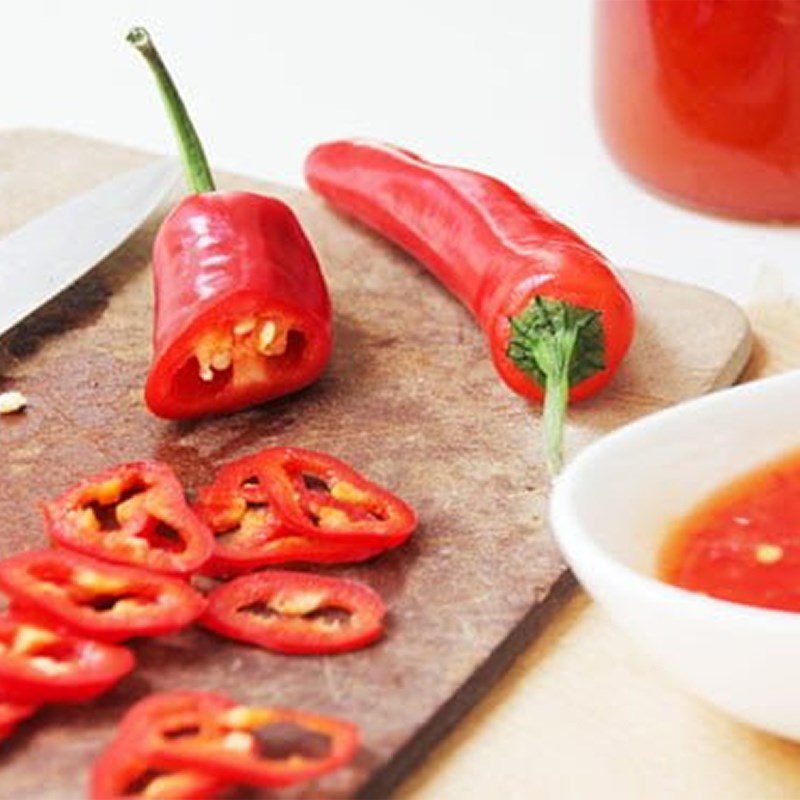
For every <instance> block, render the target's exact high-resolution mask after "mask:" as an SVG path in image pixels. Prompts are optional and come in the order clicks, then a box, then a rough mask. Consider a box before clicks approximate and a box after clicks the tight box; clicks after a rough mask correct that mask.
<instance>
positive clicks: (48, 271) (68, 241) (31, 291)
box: [0, 160, 180, 335]
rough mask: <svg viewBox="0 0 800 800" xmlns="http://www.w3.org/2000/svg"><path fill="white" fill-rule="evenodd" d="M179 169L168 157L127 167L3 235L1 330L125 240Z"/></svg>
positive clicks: (0, 242) (0, 252)
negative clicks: (134, 166) (145, 164)
mask: <svg viewBox="0 0 800 800" xmlns="http://www.w3.org/2000/svg"><path fill="white" fill-rule="evenodd" d="M179 174H180V170H179V168H178V166H177V165H176V164H175V163H174V162H172V161H168V160H161V161H157V162H156V163H155V164H148V165H147V166H146V167H139V168H137V169H133V170H130V171H128V172H124V173H123V174H122V175H117V176H116V177H114V178H111V179H110V180H107V181H105V182H104V183H101V184H100V185H99V186H96V187H95V188H94V189H90V190H89V191H87V192H84V193H83V194H80V195H78V196H77V197H74V198H72V199H70V200H68V201H67V202H66V203H63V204H62V205H60V206H57V207H56V208H53V209H51V210H50V211H47V212H45V213H44V214H42V215H40V216H38V217H36V218H35V219H33V220H31V221H30V222H28V223H26V224H25V225H23V226H22V227H20V228H17V230H15V231H12V232H11V233H10V234H9V235H8V236H6V237H5V238H4V239H2V240H0V335H2V334H3V333H5V332H6V331H7V330H9V329H10V328H12V327H13V326H14V325H16V324H17V323H18V322H21V321H22V320H23V319H24V318H25V317H27V316H28V315H29V314H30V313H31V312H33V311H35V310H36V309H37V308H39V306H41V305H43V304H44V303H46V302H47V301H48V300H50V299H51V298H52V297H55V295H57V294H58V293H59V292H61V291H62V290H63V289H66V288H67V287H68V286H70V285H71V284H72V283H74V282H75V281H76V280H78V278H80V277H81V276H82V275H84V274H85V273H86V272H88V271H89V270H90V269H91V268H92V267H94V266H95V265H96V264H98V263H99V262H100V261H102V260H103V259H104V258H105V257H106V256H107V255H109V253H111V252H112V251H113V250H114V249H116V248H117V247H118V246H119V245H120V244H122V243H123V242H124V241H125V240H126V239H127V238H128V237H129V236H130V235H131V234H132V233H133V232H134V231H135V230H136V229H137V228H138V227H139V226H140V225H141V224H142V223H143V222H144V221H145V220H146V219H147V217H148V216H150V214H151V213H152V212H153V211H154V210H155V209H156V207H157V206H158V204H159V203H160V202H161V200H162V199H163V198H164V197H165V196H166V194H167V193H168V192H169V191H170V190H171V189H172V187H173V186H174V185H175V183H176V181H177V179H178V176H179Z"/></svg>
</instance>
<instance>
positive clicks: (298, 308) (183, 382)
mask: <svg viewBox="0 0 800 800" xmlns="http://www.w3.org/2000/svg"><path fill="white" fill-rule="evenodd" d="M128 41H129V42H131V44H133V45H134V47H136V48H137V49H138V50H139V51H140V52H141V53H142V54H143V55H144V57H145V59H146V60H147V63H148V64H149V65H150V67H151V69H152V70H153V73H154V74H155V77H156V80H157V82H158V85H159V88H160V90H161V93H162V95H163V97H164V99H165V102H166V105H167V110H168V112H169V115H170V119H171V121H172V123H173V126H174V128H175V132H176V134H177V137H178V141H179V145H180V148H181V152H182V156H183V160H184V166H185V168H186V173H187V178H188V181H189V185H190V188H191V190H192V192H193V194H192V195H190V196H189V197H187V198H186V199H185V200H183V201H182V202H181V203H180V204H179V205H178V206H177V207H176V208H175V209H174V210H173V211H172V213H171V214H169V216H168V217H167V218H166V219H165V220H164V223H163V225H162V226H161V229H160V230H159V232H158V236H157V237H156V242H155V247H154V251H153V271H154V277H155V333H154V346H155V357H154V361H153V366H152V369H151V371H150V375H149V378H148V380H147V387H146V392H145V398H146V400H147V404H148V406H149V407H150V409H151V410H152V411H153V412H154V413H156V414H158V415H159V416H162V417H167V418H171V419H181V418H188V417H197V416H201V415H205V414H218V413H225V412H230V411H236V410H238V409H242V408H246V407H247V406H252V405H255V404H257V403H263V402H264V401H266V400H270V399H272V398H274V397H280V396H281V395H285V394H288V393H289V392H294V391H296V390H298V389H300V388H302V387H304V386H307V385H308V384H310V383H312V382H313V381H315V380H316V379H317V378H318V377H319V375H320V374H321V372H322V370H323V369H324V367H325V365H326V363H327V361H328V359H329V357H330V351H331V309H330V300H329V297H328V291H327V288H326V286H325V281H324V279H323V277H322V273H321V272H320V268H319V264H318V262H317V258H316V256H315V255H314V251H313V249H312V247H311V245H310V243H309V241H308V239H307V237H306V235H305V233H304V232H303V229H302V228H301V226H300V223H299V222H298V221H297V218H296V217H295V215H294V213H293V212H292V210H291V209H290V208H289V207H288V206H287V205H286V204H285V203H283V202H282V201H281V200H278V199H276V198H274V197H265V196H263V195H258V194H253V193H250V192H218V191H215V190H214V181H213V178H212V176H211V172H210V170H209V167H208V163H207V161H206V157H205V154H204V152H203V148H202V145H201V144H200V140H199V139H198V137H197V133H196V132H195V129H194V127H193V125H192V123H191V121H190V119H189V117H188V114H187V112H186V109H185V107H184V105H183V103H182V102H181V99H180V97H179V95H178V91H177V89H176V88H175V85H174V84H173V82H172V79H171V78H170V76H169V74H168V72H167V70H166V67H165V66H164V64H163V62H162V61H161V58H160V57H159V55H158V53H157V51H156V49H155V47H154V45H153V43H152V41H151V39H150V37H149V35H148V34H147V32H146V31H144V30H143V29H141V28H134V29H133V30H132V31H131V32H130V33H129V34H128Z"/></svg>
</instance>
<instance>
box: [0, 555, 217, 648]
mask: <svg viewBox="0 0 800 800" xmlns="http://www.w3.org/2000/svg"><path fill="white" fill-rule="evenodd" d="M0 589H2V590H3V591H4V592H5V593H6V594H7V595H8V596H9V597H10V598H11V600H12V603H13V606H14V608H15V610H16V612H20V613H25V614H30V615H31V617H36V618H38V619H41V620H43V621H48V622H50V623H51V624H53V625H56V626H59V625H60V626H63V627H65V628H67V629H69V630H71V631H74V632H75V633H77V634H78V635H81V636H87V637H91V638H93V639H98V640H100V641H104V642H117V641H122V640H124V639H129V638H131V637H134V636H159V635H162V634H167V633H173V632H174V631H178V630H180V629H181V628H185V627H186V626H187V625H189V624H190V623H191V622H193V621H194V620H195V619H196V618H197V617H198V616H200V614H201V613H202V612H203V611H204V610H205V606H206V601H205V598H204V597H203V596H202V595H201V594H199V593H198V592H196V591H195V590H194V589H193V588H192V587H191V586H189V585H188V584H187V583H185V582H184V581H182V580H180V579H178V578H172V577H169V576H167V575H159V574H157V573H155V572H147V571H145V570H142V569H135V568H133V567H123V566H119V565H117V564H109V563H106V562H103V561H97V560H95V559H93V558H89V557H87V556H83V555H79V554H78V553H71V552H69V551H67V550H37V551H33V552H28V553H20V554H18V555H16V556H11V557H10V558H7V559H5V560H3V561H0Z"/></svg>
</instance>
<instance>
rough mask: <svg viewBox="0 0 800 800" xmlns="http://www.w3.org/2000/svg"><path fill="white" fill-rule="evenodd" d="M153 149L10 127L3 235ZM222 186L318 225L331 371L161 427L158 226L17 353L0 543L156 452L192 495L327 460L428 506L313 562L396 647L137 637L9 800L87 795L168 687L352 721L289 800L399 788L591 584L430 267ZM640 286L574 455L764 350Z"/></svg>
mask: <svg viewBox="0 0 800 800" xmlns="http://www.w3.org/2000/svg"><path fill="white" fill-rule="evenodd" d="M151 157H152V156H149V155H146V154H143V153H138V152H133V151H131V150H127V149H123V148H121V147H117V146H114V145H111V144H106V143H101V142H96V141H89V140H87V139H81V138H77V137H74V136H69V135H65V134H61V133H54V132H45V131H13V132H6V133H0V234H2V233H6V232H8V231H10V230H12V229H13V228H15V227H17V226H18V225H20V224H22V223H23V222H25V221H26V220H28V219H30V218H31V217H33V216H35V215H36V214H38V213H40V212H42V211H44V210H45V209H47V208H49V207H51V206H53V205H55V204H57V203H59V202H62V201H63V200H65V199H66V198H67V197H69V196H71V195H73V194H75V193H77V192H79V191H82V190H85V189H88V188H90V187H91V186H93V185H95V184H97V183H98V182H100V181H102V180H104V179H106V178H108V177H110V176H112V175H114V174H116V173H118V172H121V171H123V170H125V169H127V168H130V167H133V166H136V165H139V164H143V163H145V162H146V161H147V160H148V159H149V158H151ZM220 184H221V185H222V186H223V187H237V188H245V187H246V188H250V189H256V190H262V191H270V192H273V193H275V194H277V195H279V196H281V197H283V198H284V199H286V200H287V201H288V202H289V203H290V204H291V205H292V206H293V207H294V208H295V209H296V210H297V212H298V213H299V215H300V217H301V218H302V221H303V223H304V224H305V225H306V227H307V230H308V231H309V233H310V235H311V238H312V240H313V242H314V244H315V247H316V249H317V251H318V253H319V256H320V259H321V261H322V264H323V267H324V270H325V273H326V275H327V277H328V279H329V282H330V286H331V290H332V294H333V300H334V305H335V310H336V312H335V313H336V351H335V355H334V358H333V361H332V363H331V365H330V368H329V369H328V371H327V373H326V375H325V377H324V378H323V379H322V380H321V381H320V382H319V383H317V384H316V385H315V386H313V387H312V388H310V389H308V390H306V391H304V392H302V393H300V394H298V395H296V396H294V397H291V398H287V399H284V400H280V401H278V402H274V403H271V404H269V405H267V406H264V407H263V408H260V409H257V410H253V411H249V412H246V413H242V414H237V415H235V416H231V417H227V418H220V419H213V420H205V421H199V422H187V423H180V424H176V423H169V422H164V421H162V420H158V419H156V418H154V417H152V416H151V415H149V414H148V412H147V411H146V410H145V408H144V406H143V404H142V386H143V382H144V378H145V374H146V372H147V367H148V359H149V338H150V307H151V288H150V275H149V264H148V259H149V252H150V245H151V242H152V238H153V235H154V232H155V230H156V227H157V223H158V220H157V219H154V220H151V221H150V222H149V224H147V225H146V226H144V227H143V228H142V229H141V230H140V231H139V232H138V233H137V234H136V235H134V237H133V238H132V239H131V240H130V241H128V242H127V243H126V244H125V245H123V246H122V247H120V248H119V249H118V250H117V251H116V252H115V253H114V254H113V255H112V256H111V257H109V258H108V259H107V260H106V261H105V262H103V263H102V264H101V265H100V266H99V267H97V268H96V269H95V270H94V271H93V272H92V273H91V274H89V275H87V276H86V277H85V278H84V279H83V280H81V281H80V282H79V283H78V284H77V285H75V286H74V287H73V288H72V289H70V290H69V291H68V292H66V293H64V294H63V295H62V296H61V297H59V298H57V299H56V300H55V301H53V302H52V303H50V304H49V305H48V306H47V307H45V308H43V309H41V310H40V311H39V312H37V314H35V315H34V316H33V317H32V318H30V319H29V320H28V321H26V322H25V323H24V324H22V325H21V326H18V328H17V329H15V331H13V332H11V333H10V334H8V335H7V336H6V337H4V338H3V339H2V340H0V389H8V388H12V387H13V388H17V389H19V390H21V391H22V392H24V393H25V394H26V395H27V396H28V398H29V400H30V406H29V408H28V410H27V411H26V412H25V413H24V414H22V415H19V416H15V417H6V418H2V419H0V461H1V463H2V474H3V481H2V489H0V520H1V522H0V553H2V554H10V553H13V552H15V551H18V550H20V549H25V548H33V547H38V546H41V545H42V544H43V543H44V541H45V540H44V536H43V533H42V524H41V519H40V516H39V513H38V511H37V503H38V502H39V501H41V500H42V499H43V498H46V497H49V496H51V495H53V494H54V493H56V492H59V491H61V490H62V489H64V488H65V487H67V486H69V485H70V484H71V483H73V482H74V481H75V480H76V479H77V478H79V477H81V476H83V475H85V474H87V473H90V472H92V471H95V470H99V469H102V468H103V467H106V466H109V465H112V464H114V463H116V462H119V461H123V460H128V459H138V458H157V459H163V460H165V461H167V462H169V463H171V464H172V465H174V467H175V468H176V469H177V471H178V473H179V474H180V476H181V477H182V479H183V480H184V481H185V483H186V485H187V486H190V487H195V486H198V485H200V484H203V483H205V482H207V481H209V480H210V479H211V476H212V474H213V472H214V470H215V468H216V467H217V466H218V465H220V464H221V463H223V462H224V461H226V460H228V459H231V458H235V457H237V456H240V455H242V454H244V453H248V452H252V451H254V450H256V449H259V448H261V447H265V446H269V445H275V444H293V445H300V446H305V447H311V448H319V449H323V450H328V451H331V452H333V453H335V454H337V455H339V456H341V457H343V458H345V459H346V460H348V461H351V462H352V463H353V464H355V465H356V466H357V467H359V468H360V469H362V470H363V471H365V472H366V473H367V474H368V475H370V476H372V477H374V478H375V479H377V480H378V481H381V482H384V483H385V484H387V485H388V486H390V487H392V488H393V489H395V490H396V491H397V492H399V493H400V494H401V495H402V496H403V497H405V498H407V499H408V500H409V501H410V502H411V503H413V504H414V505H415V506H416V508H417V509H418V510H419V513H420V518H421V520H422V525H421V527H420V529H419V531H418V533H417V534H416V536H415V537H414V539H413V540H412V541H411V542H410V543H409V544H408V545H407V546H405V547H403V548H402V549H400V550H399V551H395V552H392V553H389V554H387V555H385V556H383V557H381V558H379V559H377V560H376V561H374V562H372V563H370V564H366V565H362V566H359V567H353V568H347V567H342V568H335V569H326V570H320V571H325V572H328V573H334V574H340V575H347V576H351V577H357V578H360V579H363V580H365V581H366V582H368V583H369V584H370V585H372V586H373V587H375V588H376V589H377V590H378V591H379V592H380V593H381V594H382V595H383V597H384V598H385V599H386V601H387V603H388V604H389V606H390V608H391V617H390V620H389V632H388V636H387V637H386V639H385V640H384V641H383V642H382V643H380V644H378V645H377V646H375V647H372V648H371V649H368V650H365V651H362V652H358V653H353V654H347V655H340V656H332V657H324V658H292V657H287V656H280V655H273V654H269V653H266V652H263V651H260V650H257V649H254V648H249V647H246V646H240V645H237V644H234V643H232V642H226V641H223V640H220V639H217V638H215V637H214V636H212V635H211V634H208V633H205V632H203V631H201V630H190V631H186V632H185V633H182V634H180V635H176V636H170V637H164V638H161V639H156V640H150V641H144V642H142V643H140V644H137V645H136V646H135V649H136V653H137V658H138V662H139V667H138V669H137V671H136V672H135V673H134V674H133V675H132V676H131V677H130V678H129V679H127V680H125V681H124V682H123V683H122V684H120V685H119V686H118V687H117V688H116V689H115V690H114V691H112V692H111V693H109V694H108V695H107V696H106V697H104V698H103V699H102V700H100V701H98V702H97V703H95V704H94V705H93V706H90V707H83V708H81V707H73V708H70V707H48V708H46V709H44V710H43V711H42V712H41V713H40V714H39V715H38V716H37V717H36V718H35V719H33V720H32V721H30V722H29V723H27V724H25V725H23V726H21V728H20V731H19V732H18V733H17V734H16V735H15V736H14V737H13V738H12V739H11V740H10V741H8V742H7V743H6V744H5V745H3V746H2V749H0V797H2V798H11V797H14V798H26V800H27V799H30V798H48V800H49V799H51V798H52V800H56V799H57V800H72V798H80V797H84V796H85V791H86V790H85V785H86V777H87V772H88V767H89V765H90V763H91V761H92V759H93V758H94V757H95V756H96V755H97V754H98V753H99V752H100V750H101V749H102V748H103V746H104V745H105V744H106V743H107V742H108V741H109V739H110V737H111V735H112V731H113V726H114V724H115V722H116V721H117V720H118V719H119V717H120V715H121V714H122V713H123V711H124V709H125V708H126V707H127V706H128V705H129V704H130V703H131V702H132V701H134V700H136V699H138V698H140V697H142V696H144V695H146V694H147V693H149V692H152V691H156V690H164V689H206V690H212V691H221V692H225V693H228V694H230V695H231V696H233V697H235V698H238V699H239V700H241V701H246V702H256V703H279V704H282V705H289V706H298V707H302V708H305V709H310V710H314V711H317V712H320V713H325V714H335V715H342V716H344V717H347V718H350V719H352V720H354V721H355V722H357V723H358V724H359V725H360V726H361V728H362V731H363V736H364V746H363V749H362V750H361V752H360V754H359V756H358V758H357V759H356V760H355V762H354V763H353V764H352V765H351V766H350V767H348V768H346V769H344V770H342V771H340V772H338V773H336V774H334V775H331V776H329V777H327V778H325V779H324V780H322V781H320V782H319V783H318V784H316V785H315V786H312V787H308V788H306V789H304V790H299V791H298V790H294V791H292V792H289V794H290V795H291V796H292V797H311V796H320V795H325V796H328V797H348V796H352V795H360V796H364V797H377V796H385V795H386V794H387V793H388V792H390V791H391V789H392V788H393V787H394V786H395V785H396V784H397V783H398V781H399V780H400V779H401V778H402V777H403V776H404V775H405V774H406V773H407V772H408V770H409V769H410V768H411V767H413V765H414V764H415V763H416V762H418V761H419V760H420V759H421V758H423V757H424V756H425V755H426V754H427V752H428V751H429V750H430V748H431V747H432V746H433V745H434V744H435V742H436V741H437V740H438V739H439V738H441V737H442V736H443V735H444V734H445V733H446V732H447V730H448V729H449V728H451V727H452V726H453V725H455V723H456V722H457V721H458V720H459V718H460V717H461V716H463V714H464V713H465V712H466V711H467V710H468V709H469V708H470V707H471V706H472V705H473V704H474V703H475V702H476V701H477V699H478V698H480V697H481V696H482V695H483V694H484V693H485V692H486V691H487V690H488V689H489V687H490V686H491V684H492V682H493V681H494V679H495V678H497V677H498V676H499V675H500V674H501V673H502V672H503V671H504V670H505V669H506V667H507V666H508V665H509V663H510V662H511V660H512V659H513V657H514V656H515V655H516V654H517V653H518V652H520V650H522V648H524V647H525V645H526V644H527V643H528V642H529V641H530V640H531V638H532V637H533V636H534V635H535V634H536V633H537V631H538V630H539V629H540V628H541V626H542V625H543V623H544V622H545V621H546V619H547V618H548V615H550V614H551V613H552V612H553V610H554V609H556V608H557V607H558V605H559V603H560V602H561V601H562V600H563V599H564V598H565V597H566V596H567V595H568V594H569V592H570V591H571V589H572V588H573V586H574V581H573V579H572V577H571V575H570V574H569V573H568V572H567V571H566V569H565V567H564V565H563V563H562V561H561V559H560V557H559V554H558V551H557V550H556V548H555V546H554V544H553V542H552V540H551V538H550V536H549V534H548V532H547V529H546V523H545V516H546V501H547V490H548V479H547V475H546V472H545V469H544V467H543V465H542V463H541V460H540V458H539V449H538V448H539V425H538V422H539V420H538V413H537V411H536V410H535V409H532V408H529V407H528V406H527V405H526V404H525V403H524V402H523V401H521V400H520V399H519V398H517V397H515V396H514V395H512V394H511V393H510V392H508V391H507V390H506V389H505V387H504V386H503V385H502V384H501V383H500V381H499V380H498V379H497V378H496V376H495V374H494V372H493V369H492V367H491V365H490V362H489V359H488V357H487V353H486V349H485V346H484V342H483V340H482V337H481V335H480V333H479V332H478V330H477V329H476V327H475V325H474V324H473V322H472V320H471V319H470V317H469V316H468V314H467V313H466V312H465V311H464V310H463V309H462V308H460V307H459V306H458V304H457V303H455V302H454V301H453V300H452V299H451V298H450V297H449V296H448V295H447V294H446V293H445V292H444V291H443V290H442V289H441V288H440V287H439V286H438V285H437V284H436V283H435V282H434V281H433V280H431V279H430V278H429V277H428V276H427V275H426V274H425V272H424V270H423V269H422V268H421V267H419V266H418V265H417V264H415V263H414V262H413V261H411V260H410V259H409V258H407V257H406V256H404V255H403V254H402V253H401V252H399V251H398V250H397V249H395V248H394V247H392V246H391V245H389V244H387V243H385V242H383V241H382V240H380V239H379V238H378V237H376V236H374V235H372V234H370V233H368V232H367V231H365V230H364V229H362V228H360V227H359V226H358V225H355V224H351V223H349V222H347V221H345V220H343V219H342V218H340V217H339V216H337V215H336V214H335V213H334V212H333V211H331V210H330V209H329V208H327V207H326V206H325V205H324V204H323V203H321V202H320V201H318V200H317V199H315V198H313V197H311V196H310V195H308V194H307V193H305V192H303V191H300V190H296V189H288V188H285V187H275V186H267V185H265V184H263V183H259V182H257V181H253V180H247V179H242V178H235V177H230V176H222V177H221V178H220ZM0 269H2V264H0ZM22 277H23V276H21V279H22ZM627 278H628V280H629V281H630V286H631V288H632V290H633V292H634V294H635V295H636V298H637V301H638V307H639V319H640V324H639V331H638V336H637V340H636V343H635V345H634V347H633V350H632V352H631V354H630V356H629V358H628V360H627V363H626V364H625V366H624V368H623V369H622V370H621V372H620V374H619V376H618V378H617V379H616V381H615V382H614V383H613V385H612V386H611V387H610V388H609V389H608V390H607V391H606V392H605V393H604V395H603V396H602V397H601V398H598V399H596V400H593V401H590V402H588V403H586V404H584V405H582V406H581V407H580V408H576V409H575V410H574V411H573V413H572V414H571V423H570V427H569V431H568V437H567V438H568V449H569V451H570V452H574V450H576V449H577V448H579V447H581V446H583V445H585V444H586V443H588V442H589V441H590V440H592V439H594V438H596V437H598V436H599V435H601V434H602V433H604V432H605V431H608V430H610V429H612V428H615V427H617V426H619V425H621V424H623V423H624V422H626V421H628V420H631V419H634V418H635V417H638V416H641V415H642V414H645V413H648V412H650V411H654V410H656V409H658V408H661V407H663V406H667V405H670V404H672V403H675V402H677V401H680V400H683V399H685V398H688V397H692V396H695V395H699V394H701V393H703V392H707V391H710V390H711V389H714V388H716V387H718V386H722V385H725V384H729V383H731V382H732V381H733V380H734V379H735V378H736V376H737V375H738V374H739V372H740V371H741V369H742V367H743V365H744V364H745V361H746V358H747V355H748V353H749V348H750V336H749V330H748V326H747V322H746V320H745V318H744V316H743V314H742V313H741V311H740V310H739V309H738V308H737V307H736V306H734V305H733V304H732V303H730V302H729V301H727V300H725V299H723V298H721V297H719V296H716V295H714V294H711V293H709V292H705V291H702V290H699V289H696V288H692V287H689V286H685V285H680V284H677V283H671V282H668V281H664V280H660V279H656V278H652V277H646V276H644V275H640V274H636V273H628V274H627ZM0 302H2V298H0ZM535 724H536V720H531V725H535ZM248 796H253V795H248ZM270 796H272V795H270Z"/></svg>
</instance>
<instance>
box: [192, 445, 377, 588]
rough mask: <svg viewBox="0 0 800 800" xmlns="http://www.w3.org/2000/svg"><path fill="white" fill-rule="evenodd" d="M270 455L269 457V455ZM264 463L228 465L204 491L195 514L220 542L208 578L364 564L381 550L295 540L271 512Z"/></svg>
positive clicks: (260, 459) (255, 458)
mask: <svg viewBox="0 0 800 800" xmlns="http://www.w3.org/2000/svg"><path fill="white" fill-rule="evenodd" d="M265 452H266V453H267V454H269V452H270V451H265ZM264 466H265V457H264V455H263V454H260V453H257V454H255V455H252V456H245V457H244V458H240V459H238V460H237V461H232V462H230V463H229V464H226V465H224V466H223V467H221V468H220V470H219V471H218V472H217V475H216V476H215V478H214V483H213V484H211V486H207V487H205V488H203V489H200V491H199V493H198V500H197V504H196V506H195V510H196V512H197V513H198V515H199V516H200V517H201V518H202V519H203V520H204V522H205V523H206V524H207V525H208V526H209V528H211V531H212V533H213V534H214V537H215V546H214V554H213V556H212V558H211V560H210V561H209V562H208V563H207V564H206V566H205V567H204V569H203V572H204V573H205V574H211V575H237V574H241V573H242V572H249V571H251V570H253V569H257V568H259V567H264V566H268V565H271V564H285V563H289V562H308V563H342V562H352V561H363V560H365V559H368V558H372V557H373V556H375V555H377V554H378V553H380V552H381V549H382V548H381V547H362V546H358V545H351V544H343V543H341V542H328V541H324V540H322V539H319V538H317V539H315V540H311V539H308V538H307V537H305V536H298V535H296V534H293V533H292V532H291V530H290V529H289V528H288V527H287V526H286V525H285V523H283V522H282V521H281V519H280V518H279V517H278V515H277V514H276V513H275V510H274V508H273V506H272V502H271V499H270V494H269V482H270V480H269V472H268V471H266V472H265V470H264Z"/></svg>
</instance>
